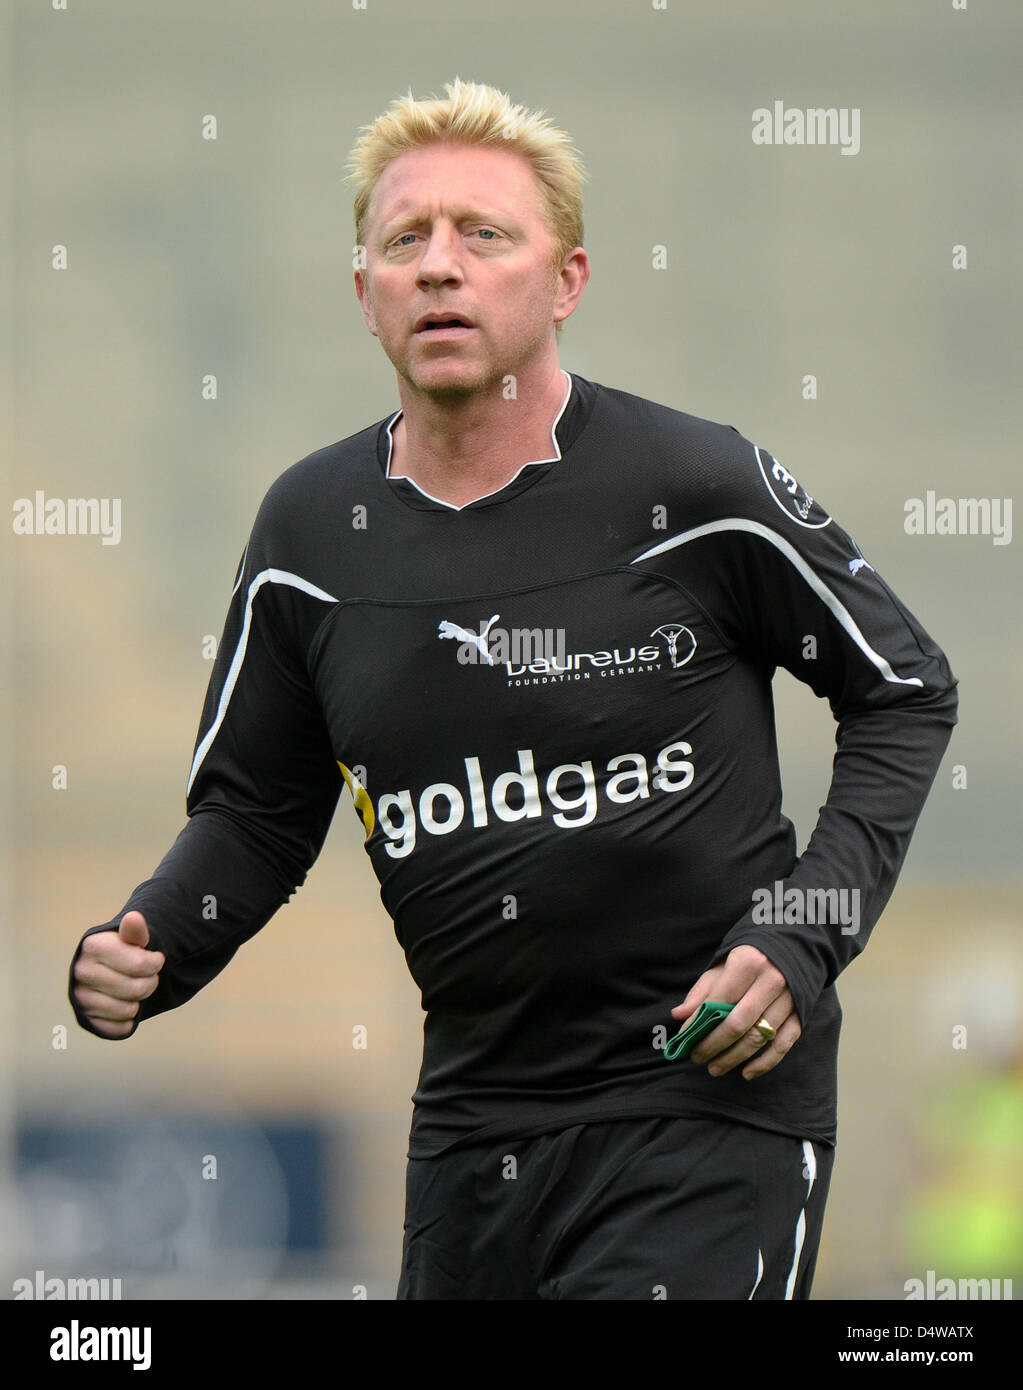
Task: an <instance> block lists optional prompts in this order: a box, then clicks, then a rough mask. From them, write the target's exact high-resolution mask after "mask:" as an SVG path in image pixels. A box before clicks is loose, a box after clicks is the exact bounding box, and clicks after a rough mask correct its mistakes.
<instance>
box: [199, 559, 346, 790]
mask: <svg viewBox="0 0 1023 1390" xmlns="http://www.w3.org/2000/svg"><path fill="white" fill-rule="evenodd" d="M264 584H287V585H289V586H290V587H291V588H292V589H300V590H301V591H302V593H304V594H309V595H310V596H311V597H312V598H319V599H323V600H324V602H326V603H337V602H338V600H337V599H336V598H334V596H333V594H328V593H325V592H324V590H323V589H318V588H317V587H316V585H315V584H310V583H309V581H308V579H302V578H301V577H300V576H299V575H297V574H289V573H288V572H287V570H275V569H268V570H261V571H260V573H259V574H257V575H256V577H255V579H253V581H252V583H251V584H250V585H249V592H248V596H247V598H246V601H245V620H244V622H243V623H242V630H241V635H240V636H239V638H238V645H237V647H235V651H234V656H233V658H232V659H231V665H230V668H229V669H228V672H227V678H226V680H225V681H224V688H223V690H222V691H221V692H220V704H219V705H218V706H217V715H216V718H215V719H214V721H213V723H212V724H211V725H210V727H209V729H208V730H207V732H206V736H205V738H204V739H203V741H202V742H201V743H200V744H199V747H198V748H197V749H196V750H195V758H194V759H193V761H192V770H191V772H190V773H189V775H188V786H187V787H186V788H185V795H186V796H187V795H188V793H189V792H190V791H191V790H192V783H193V782H194V781H195V777H196V773H197V772H198V771H199V768H200V767H201V766H202V762H203V759H204V758H205V757H206V754H207V753H208V752H209V750H210V746H211V744H212V743H213V740H214V739H215V738H216V736H217V734H218V732H219V730H220V726H221V724H222V723H223V722H224V716H225V715H226V714H227V706H228V704H229V703H230V700H231V696H232V694H233V693H234V687H235V683H236V682H237V680H238V675H239V673H240V671H241V669H242V662H243V661H244V660H245V648H246V647H247V646H248V641H249V628H250V627H251V626H252V600H253V599H254V598H255V597H256V594H257V593H258V592H259V590H260V589H261V588H262V587H263V585H264ZM235 588H236V589H237V585H236V586H235Z"/></svg>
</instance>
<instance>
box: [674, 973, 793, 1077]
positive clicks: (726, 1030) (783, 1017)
mask: <svg viewBox="0 0 1023 1390" xmlns="http://www.w3.org/2000/svg"><path fill="white" fill-rule="evenodd" d="M705 999H719V1000H720V1001H721V1002H722V1003H723V1004H734V1005H735V1008H734V1009H733V1010H732V1012H731V1013H730V1014H729V1015H728V1017H727V1018H726V1019H723V1020H722V1021H721V1023H719V1024H718V1026H717V1027H716V1028H715V1029H714V1031H713V1032H712V1033H708V1034H707V1036H706V1037H705V1038H704V1039H703V1040H702V1041H701V1042H700V1044H699V1046H698V1047H694V1048H693V1051H692V1052H691V1053H690V1060H691V1061H693V1062H698V1063H703V1062H710V1063H711V1065H710V1066H709V1067H708V1068H707V1070H708V1071H709V1072H710V1074H711V1076H722V1075H723V1074H724V1073H725V1072H726V1071H731V1070H732V1068H733V1067H737V1066H740V1065H741V1064H742V1063H743V1062H745V1061H746V1060H747V1059H748V1058H750V1057H753V1056H754V1053H755V1054H756V1057H755V1059H754V1061H752V1062H750V1064H749V1066H748V1067H745V1068H744V1069H743V1073H742V1075H743V1077H744V1078H745V1080H747V1081H752V1080H753V1079H754V1077H757V1076H763V1074H764V1073H765V1072H768V1071H770V1070H771V1068H772V1067H776V1066H777V1065H778V1063H779V1062H780V1061H781V1060H782V1058H783V1057H784V1056H785V1054H786V1052H788V1050H789V1048H790V1047H791V1046H792V1044H793V1043H794V1042H795V1041H796V1040H797V1039H798V1038H799V1035H800V1034H801V1033H802V1031H803V1028H802V1025H801V1023H800V1022H799V1015H798V1014H797V1013H796V1010H795V1004H794V1003H793V1000H792V995H791V994H790V993H789V990H788V986H787V985H786V983H785V976H784V975H783V974H782V973H781V971H780V970H779V969H778V968H777V966H774V965H772V964H771V962H770V961H769V960H768V959H767V957H766V956H765V955H764V953H763V951H758V950H757V948H756V947H755V946H736V948H735V949H734V950H733V951H729V953H728V956H727V957H726V958H725V960H724V961H723V962H722V963H721V964H720V965H715V966H714V968H713V969H712V970H707V971H705V972H704V973H703V974H702V975H701V976H700V978H699V979H698V980H697V981H696V984H695V985H693V987H692V989H691V990H690V991H689V993H688V994H687V995H686V997H685V999H683V1001H682V1003H681V1004H679V1005H678V1007H677V1008H674V1009H672V1011H671V1016H672V1018H677V1019H679V1020H680V1021H682V1020H684V1019H686V1018H688V1017H689V1016H690V1014H693V1013H695V1012H696V1010H697V1009H698V1008H699V1007H700V1005H701V1004H702V1003H703V1001H704V1000H705ZM762 1018H766V1019H767V1021H768V1023H769V1024H770V1025H771V1027H772V1028H773V1029H774V1037H773V1038H772V1039H771V1041H770V1042H765V1041H764V1038H763V1036H762V1035H761V1034H760V1033H759V1032H757V1029H756V1027H755V1025H756V1024H757V1023H759V1022H760V1020H761V1019H762ZM711 1058H713V1061H711Z"/></svg>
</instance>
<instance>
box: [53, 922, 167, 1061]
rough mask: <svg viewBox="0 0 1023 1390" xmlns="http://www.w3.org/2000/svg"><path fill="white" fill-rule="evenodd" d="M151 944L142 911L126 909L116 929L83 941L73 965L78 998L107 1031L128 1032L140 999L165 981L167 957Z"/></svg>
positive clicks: (95, 1023)
mask: <svg viewBox="0 0 1023 1390" xmlns="http://www.w3.org/2000/svg"><path fill="white" fill-rule="evenodd" d="M148 945H149V927H148V926H147V925H146V919H145V918H144V917H143V915H142V913H141V912H126V913H125V914H124V916H123V917H122V918H121V923H120V926H119V927H118V929H117V931H116V932H115V931H99V932H94V933H93V934H92V936H87V937H86V938H85V940H84V941H83V942H82V949H81V953H80V954H79V957H78V960H77V961H76V962H75V968H74V980H75V984H74V989H73V993H74V998H75V1003H76V1004H77V1005H78V1007H79V1009H81V1011H82V1013H83V1014H85V1016H86V1017H87V1018H88V1020H89V1022H90V1023H91V1024H92V1026H93V1028H95V1029H96V1031H97V1032H98V1033H102V1034H103V1035H104V1036H105V1037H108V1038H126V1037H127V1036H128V1034H129V1033H130V1032H131V1030H132V1027H133V1022H132V1020H133V1019H134V1018H135V1015H136V1014H137V1013H138V1011H139V1004H140V1003H141V1002H142V1000H143V999H148V998H149V996H150V995H151V994H152V993H153V991H154V990H155V989H156V986H157V985H158V984H159V983H160V971H161V970H162V969H163V966H164V964H165V960H166V958H165V956H164V954H163V952H162V951H149V950H147V949H146V947H147V946H148Z"/></svg>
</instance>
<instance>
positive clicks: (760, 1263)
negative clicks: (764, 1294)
mask: <svg viewBox="0 0 1023 1390" xmlns="http://www.w3.org/2000/svg"><path fill="white" fill-rule="evenodd" d="M763 1277H764V1252H763V1251H762V1250H758V1251H757V1282H756V1283H755V1284H754V1285H753V1287H752V1288H751V1289H750V1291H749V1298H747V1300H746V1302H747V1303H749V1302H750V1301H751V1300H752V1298H753V1295H754V1294H755V1293H756V1291H757V1289H759V1288H760V1281H761V1279H763Z"/></svg>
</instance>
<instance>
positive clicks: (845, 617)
mask: <svg viewBox="0 0 1023 1390" xmlns="http://www.w3.org/2000/svg"><path fill="white" fill-rule="evenodd" d="M721 531H748V532H749V533H750V534H751V535H753V536H760V537H761V538H762V539H763V540H765V541H768V542H769V543H770V544H771V545H773V546H774V547H775V549H777V550H780V551H781V553H782V554H783V555H784V556H785V558H786V560H788V562H789V564H790V565H792V567H793V568H794V569H795V570H796V571H797V572H798V573H799V574H800V575H801V576H802V578H803V579H805V580H806V582H807V584H809V586H810V588H811V589H812V590H813V591H814V593H815V594H816V595H817V597H818V598H819V599H820V600H821V602H822V603H823V604H824V605H825V606H826V607H827V608H828V609H830V611H831V612H832V613H833V614H834V616H835V618H836V619H837V620H838V622H839V623H841V625H842V627H844V628H845V630H846V632H847V633H848V634H849V636H850V637H851V638H852V640H853V641H854V642H855V643H856V645H857V647H859V649H860V651H861V652H862V653H863V655H864V656H865V657H866V658H867V660H868V661H870V662H871V663H872V664H873V665H874V666H876V667H877V669H878V671H880V673H881V675H882V676H884V678H885V680H886V681H890V682H891V683H892V684H893V685H919V686H923V681H922V680H921V679H920V678H919V676H908V677H903V676H897V675H896V674H895V672H894V671H893V670H892V668H891V667H890V666H889V665H888V662H887V661H886V660H885V659H884V657H883V656H881V655H880V653H879V652H876V651H875V650H874V648H873V647H872V646H871V645H870V643H869V642H868V641H867V639H866V638H865V637H864V635H863V633H862V632H861V631H860V629H859V628H858V627H857V625H856V622H855V620H854V618H853V616H852V614H851V613H850V612H849V610H848V608H846V606H845V604H844V603H842V601H841V600H840V599H839V598H838V596H837V594H835V593H833V592H832V590H831V589H829V588H828V586H827V585H826V584H825V583H824V581H823V580H822V579H821V577H820V576H819V575H818V574H817V573H815V571H814V570H812V569H811V568H810V566H809V565H808V564H807V563H806V561H805V560H804V559H803V557H802V555H800V553H799V551H798V550H796V548H795V547H794V546H792V545H790V544H789V542H788V541H787V540H786V539H785V537H784V536H779V535H778V533H777V531H772V530H771V529H770V527H768V526H763V525H761V523H760V522H759V521H750V520H749V519H748V518H747V517H743V516H729V517H724V518H722V520H721V521H709V522H708V523H707V524H706V525H705V526H696V527H694V528H693V530H692V531H683V532H682V533H681V534H680V535H678V536H672V537H671V539H670V540H666V541H661V543H660V545H655V546H652V547H651V549H650V550H644V552H643V554H642V555H637V556H636V558H635V559H634V560H633V561H632V564H634V565H638V564H639V562H640V561H641V560H651V559H653V557H654V556H655V555H663V554H664V552H665V551H667V550H674V549H675V548H676V547H677V546H680V545H686V544H688V542H689V541H695V540H699V539H700V538H701V536H712V535H715V534H716V533H718V532H721Z"/></svg>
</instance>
